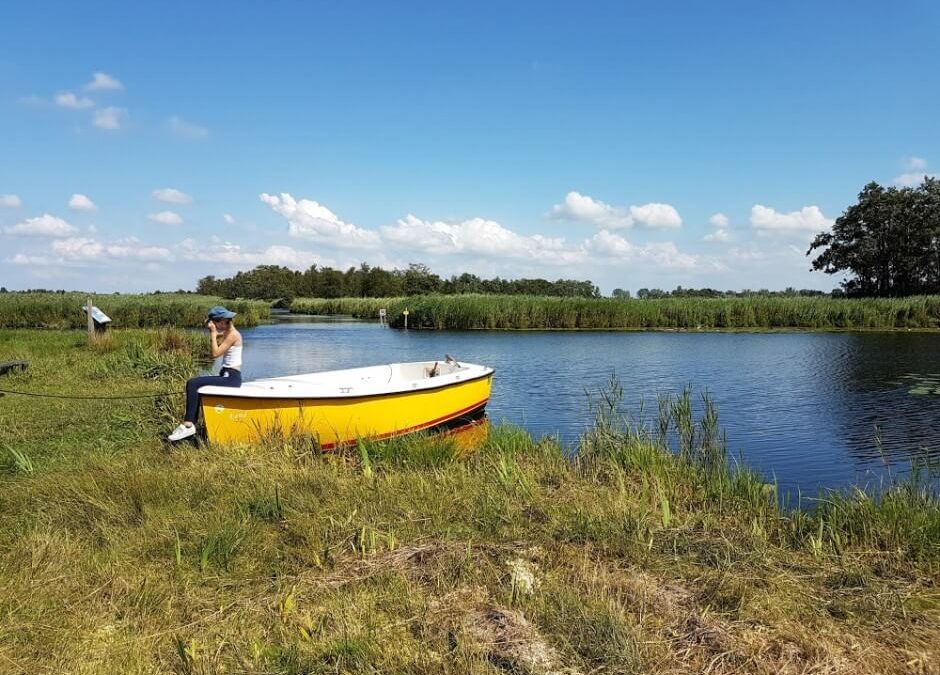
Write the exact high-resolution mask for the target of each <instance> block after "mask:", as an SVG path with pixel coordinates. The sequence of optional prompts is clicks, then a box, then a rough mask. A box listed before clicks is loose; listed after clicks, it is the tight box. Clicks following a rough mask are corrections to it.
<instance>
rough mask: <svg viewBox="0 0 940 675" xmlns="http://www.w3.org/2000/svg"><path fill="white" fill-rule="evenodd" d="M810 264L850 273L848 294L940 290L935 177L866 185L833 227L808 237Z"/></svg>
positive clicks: (939, 194)
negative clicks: (914, 183) (909, 184)
mask: <svg viewBox="0 0 940 675" xmlns="http://www.w3.org/2000/svg"><path fill="white" fill-rule="evenodd" d="M817 249H818V250H820V253H819V255H818V256H817V257H816V258H815V259H814V260H813V261H812V269H814V270H820V271H823V272H825V273H827V274H838V273H845V274H848V275H850V276H849V278H847V279H846V280H845V281H844V282H843V284H842V287H843V290H844V291H845V293H846V294H848V295H856V296H904V295H913V294H917V293H936V292H938V291H940V180H937V179H932V178H927V177H925V178H924V182H923V183H922V184H921V185H920V186H919V187H917V188H896V187H889V188H884V187H882V186H881V185H879V184H878V183H875V182H871V183H869V184H868V185H866V186H865V187H864V188H863V189H862V191H861V192H860V193H859V195H858V201H857V203H855V204H852V205H851V206H849V207H848V208H847V209H846V210H845V212H844V213H843V214H842V215H841V216H839V218H837V219H836V222H835V224H834V225H833V226H832V230H831V231H829V232H820V233H819V234H817V235H816V237H815V239H813V242H812V244H810V248H809V250H808V251H807V255H810V254H812V253H813V252H814V251H816V250H817Z"/></svg>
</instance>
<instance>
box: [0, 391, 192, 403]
mask: <svg viewBox="0 0 940 675" xmlns="http://www.w3.org/2000/svg"><path fill="white" fill-rule="evenodd" d="M0 394H14V395H16V396H33V397H36V398H62V399H70V400H82V401H121V400H126V399H138V398H165V397H167V396H182V395H183V392H181V391H167V392H162V393H159V394H132V395H125V396H88V395H82V394H43V393H40V392H38V391H18V390H16V389H0Z"/></svg>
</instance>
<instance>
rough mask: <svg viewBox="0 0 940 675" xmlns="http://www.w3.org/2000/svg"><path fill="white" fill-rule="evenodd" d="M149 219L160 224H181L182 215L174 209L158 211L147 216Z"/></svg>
mask: <svg viewBox="0 0 940 675" xmlns="http://www.w3.org/2000/svg"><path fill="white" fill-rule="evenodd" d="M147 217H148V218H149V219H150V220H152V221H153V222H155V223H160V224H161V225H182V224H183V216H181V215H180V214H178V213H176V212H175V211H159V212H158V213H151V214H150V215H148V216H147Z"/></svg>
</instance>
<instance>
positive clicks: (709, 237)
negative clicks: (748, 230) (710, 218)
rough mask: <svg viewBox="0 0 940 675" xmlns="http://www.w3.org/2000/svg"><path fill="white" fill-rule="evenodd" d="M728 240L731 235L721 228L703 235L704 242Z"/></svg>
mask: <svg viewBox="0 0 940 675" xmlns="http://www.w3.org/2000/svg"><path fill="white" fill-rule="evenodd" d="M730 239H731V235H730V234H729V233H728V230H725V229H723V228H718V229H717V230H715V231H714V232H710V233H708V234H706V235H705V241H728V240H730Z"/></svg>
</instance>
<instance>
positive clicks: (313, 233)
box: [260, 192, 380, 248]
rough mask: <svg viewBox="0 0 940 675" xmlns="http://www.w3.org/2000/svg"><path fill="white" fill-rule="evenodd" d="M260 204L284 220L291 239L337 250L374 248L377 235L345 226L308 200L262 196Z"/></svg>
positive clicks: (283, 194)
mask: <svg viewBox="0 0 940 675" xmlns="http://www.w3.org/2000/svg"><path fill="white" fill-rule="evenodd" d="M260 198H261V201H262V202H264V203H265V204H267V205H268V206H270V207H271V209H273V210H274V211H275V212H276V213H279V214H280V215H282V216H283V217H284V218H286V219H287V223H288V233H289V234H290V236H292V237H298V238H301V239H310V240H312V241H317V242H320V243H322V244H328V245H330V246H335V247H338V248H377V247H378V246H379V243H380V239H379V235H378V233H376V232H374V231H372V230H366V229H363V228H361V227H357V226H356V225H353V224H352V223H346V222H343V221H342V220H340V219H339V217H337V215H336V214H335V213H333V212H332V211H330V210H329V209H328V208H327V207H325V206H323V205H322V204H320V203H318V202H315V201H313V200H311V199H301V200H299V201H298V200H296V199H294V197H293V196H292V195H290V194H288V193H286V192H282V193H281V194H280V195H269V194H268V193H266V192H265V193H263V194H262V195H261V196H260Z"/></svg>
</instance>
